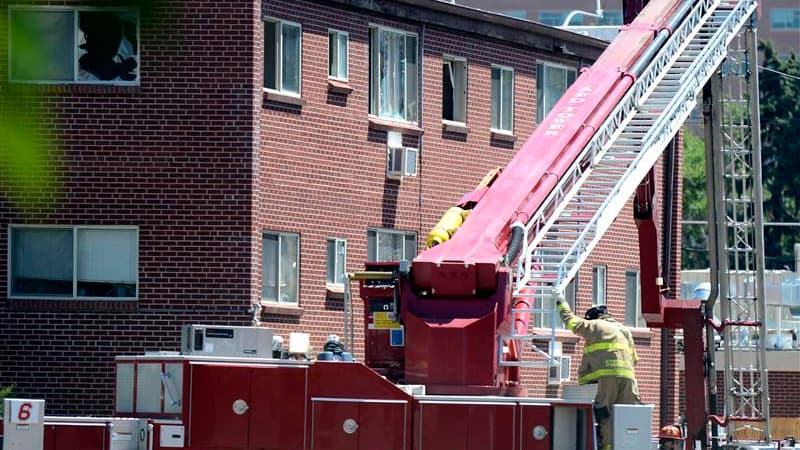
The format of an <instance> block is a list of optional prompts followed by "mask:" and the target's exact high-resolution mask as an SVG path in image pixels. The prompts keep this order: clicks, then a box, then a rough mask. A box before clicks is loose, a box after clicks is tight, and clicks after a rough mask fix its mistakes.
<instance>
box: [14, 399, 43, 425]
mask: <svg viewBox="0 0 800 450" xmlns="http://www.w3.org/2000/svg"><path fill="white" fill-rule="evenodd" d="M5 405H6V407H7V409H6V411H8V413H9V415H10V416H11V417H10V418H11V423H40V422H41V421H42V414H43V413H44V401H43V400H28V399H6V404H5Z"/></svg>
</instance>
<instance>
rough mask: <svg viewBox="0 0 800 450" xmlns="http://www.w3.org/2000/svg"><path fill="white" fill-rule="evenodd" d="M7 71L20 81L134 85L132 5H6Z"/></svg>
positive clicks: (135, 45) (136, 38)
mask: <svg viewBox="0 0 800 450" xmlns="http://www.w3.org/2000/svg"><path fill="white" fill-rule="evenodd" d="M9 26H10V33H9V37H10V42H9V61H10V67H9V75H10V78H11V81H14V82H24V83H50V84H56V83H58V84H66V83H86V84H122V85H135V84H138V82H139V15H138V13H137V11H136V10H132V9H108V8H69V7H52V8H34V7H27V6H24V7H17V6H12V7H10V9H9Z"/></svg>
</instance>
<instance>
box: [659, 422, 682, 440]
mask: <svg viewBox="0 0 800 450" xmlns="http://www.w3.org/2000/svg"><path fill="white" fill-rule="evenodd" d="M658 437H659V438H661V439H680V438H681V430H680V429H679V428H678V427H676V426H675V425H667V426H664V427H661V432H660V433H658Z"/></svg>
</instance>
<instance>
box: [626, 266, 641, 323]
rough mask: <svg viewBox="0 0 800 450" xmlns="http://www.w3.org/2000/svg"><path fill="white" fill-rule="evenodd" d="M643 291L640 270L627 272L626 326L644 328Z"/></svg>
mask: <svg viewBox="0 0 800 450" xmlns="http://www.w3.org/2000/svg"><path fill="white" fill-rule="evenodd" d="M641 298H642V291H641V287H640V283H639V271H638V270H626V271H625V325H628V326H629V327H634V328H640V327H644V326H646V325H645V321H644V317H642V302H641Z"/></svg>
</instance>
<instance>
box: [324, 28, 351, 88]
mask: <svg viewBox="0 0 800 450" xmlns="http://www.w3.org/2000/svg"><path fill="white" fill-rule="evenodd" d="M332 34H335V35H336V37H337V39H336V44H337V45H336V58H337V59H336V62H337V64H336V67H337V71H338V67H339V65H338V62H339V61H340V59H341V55H340V54H339V45H338V44H339V39H338V38H339V36H344V37H345V55H344V72H345V73H344V77H342V76H341V74H338V73H337V74H336V75H333V74H331V60H330V58H331V48H330V45H331V35H332ZM349 77H350V33H348V32H347V31H342V30H337V29H335V28H328V79H330V80H336V81H342V82H345V83H346V82H348V79H349Z"/></svg>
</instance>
